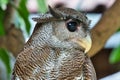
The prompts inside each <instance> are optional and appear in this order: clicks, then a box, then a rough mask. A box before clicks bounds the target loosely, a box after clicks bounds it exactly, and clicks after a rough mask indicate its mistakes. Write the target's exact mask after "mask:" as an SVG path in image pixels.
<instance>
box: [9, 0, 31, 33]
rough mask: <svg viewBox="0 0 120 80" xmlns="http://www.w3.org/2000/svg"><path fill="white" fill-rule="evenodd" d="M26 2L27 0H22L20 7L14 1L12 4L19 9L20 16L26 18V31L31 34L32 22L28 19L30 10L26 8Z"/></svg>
mask: <svg viewBox="0 0 120 80" xmlns="http://www.w3.org/2000/svg"><path fill="white" fill-rule="evenodd" d="M26 2H27V0H21V1H20V4H19V7H18V8H17V7H16V6H15V5H14V4H13V3H11V5H12V6H13V7H14V8H15V9H16V10H17V12H18V13H19V15H20V17H21V18H22V19H23V20H24V22H25V28H26V32H27V33H28V34H30V28H31V24H30V22H29V19H28V17H29V12H28V10H27V8H26Z"/></svg>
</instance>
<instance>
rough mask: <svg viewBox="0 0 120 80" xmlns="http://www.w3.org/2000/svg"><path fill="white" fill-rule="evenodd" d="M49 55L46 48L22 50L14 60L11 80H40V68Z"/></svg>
mask: <svg viewBox="0 0 120 80" xmlns="http://www.w3.org/2000/svg"><path fill="white" fill-rule="evenodd" d="M49 53H50V50H49V48H48V47H45V48H38V47H36V48H26V49H25V50H23V51H22V52H21V53H20V54H19V55H18V57H17V59H16V63H15V66H14V69H13V74H12V80H28V79H30V80H37V79H38V78H39V79H40V76H42V72H40V68H41V66H42V65H43V64H44V62H45V60H46V58H47V57H48V56H49ZM38 74H39V76H38Z"/></svg>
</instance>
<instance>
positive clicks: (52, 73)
mask: <svg viewBox="0 0 120 80" xmlns="http://www.w3.org/2000/svg"><path fill="white" fill-rule="evenodd" d="M51 53H52V54H51V59H49V60H48V61H47V62H46V65H45V66H44V70H45V71H46V73H47V74H46V77H47V79H49V80H50V79H58V80H64V79H71V80H72V79H74V78H75V76H76V77H79V76H81V74H82V65H83V63H84V53H83V52H81V51H64V50H63V51H60V52H59V53H57V54H58V55H56V56H55V54H56V53H55V51H51ZM53 54H54V56H53Z"/></svg>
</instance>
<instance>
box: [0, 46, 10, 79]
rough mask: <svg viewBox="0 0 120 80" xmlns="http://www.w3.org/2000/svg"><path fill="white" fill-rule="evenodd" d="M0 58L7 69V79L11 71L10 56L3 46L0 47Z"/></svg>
mask: <svg viewBox="0 0 120 80" xmlns="http://www.w3.org/2000/svg"><path fill="white" fill-rule="evenodd" d="M0 60H2V62H3V63H4V64H5V67H6V70H7V73H6V74H7V79H10V73H11V66H10V57H9V55H8V51H6V50H5V49H3V48H0Z"/></svg>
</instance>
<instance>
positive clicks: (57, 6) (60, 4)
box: [55, 3, 64, 8]
mask: <svg viewBox="0 0 120 80" xmlns="http://www.w3.org/2000/svg"><path fill="white" fill-rule="evenodd" d="M60 7H64V4H63V3H58V4H56V5H55V8H60Z"/></svg>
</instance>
